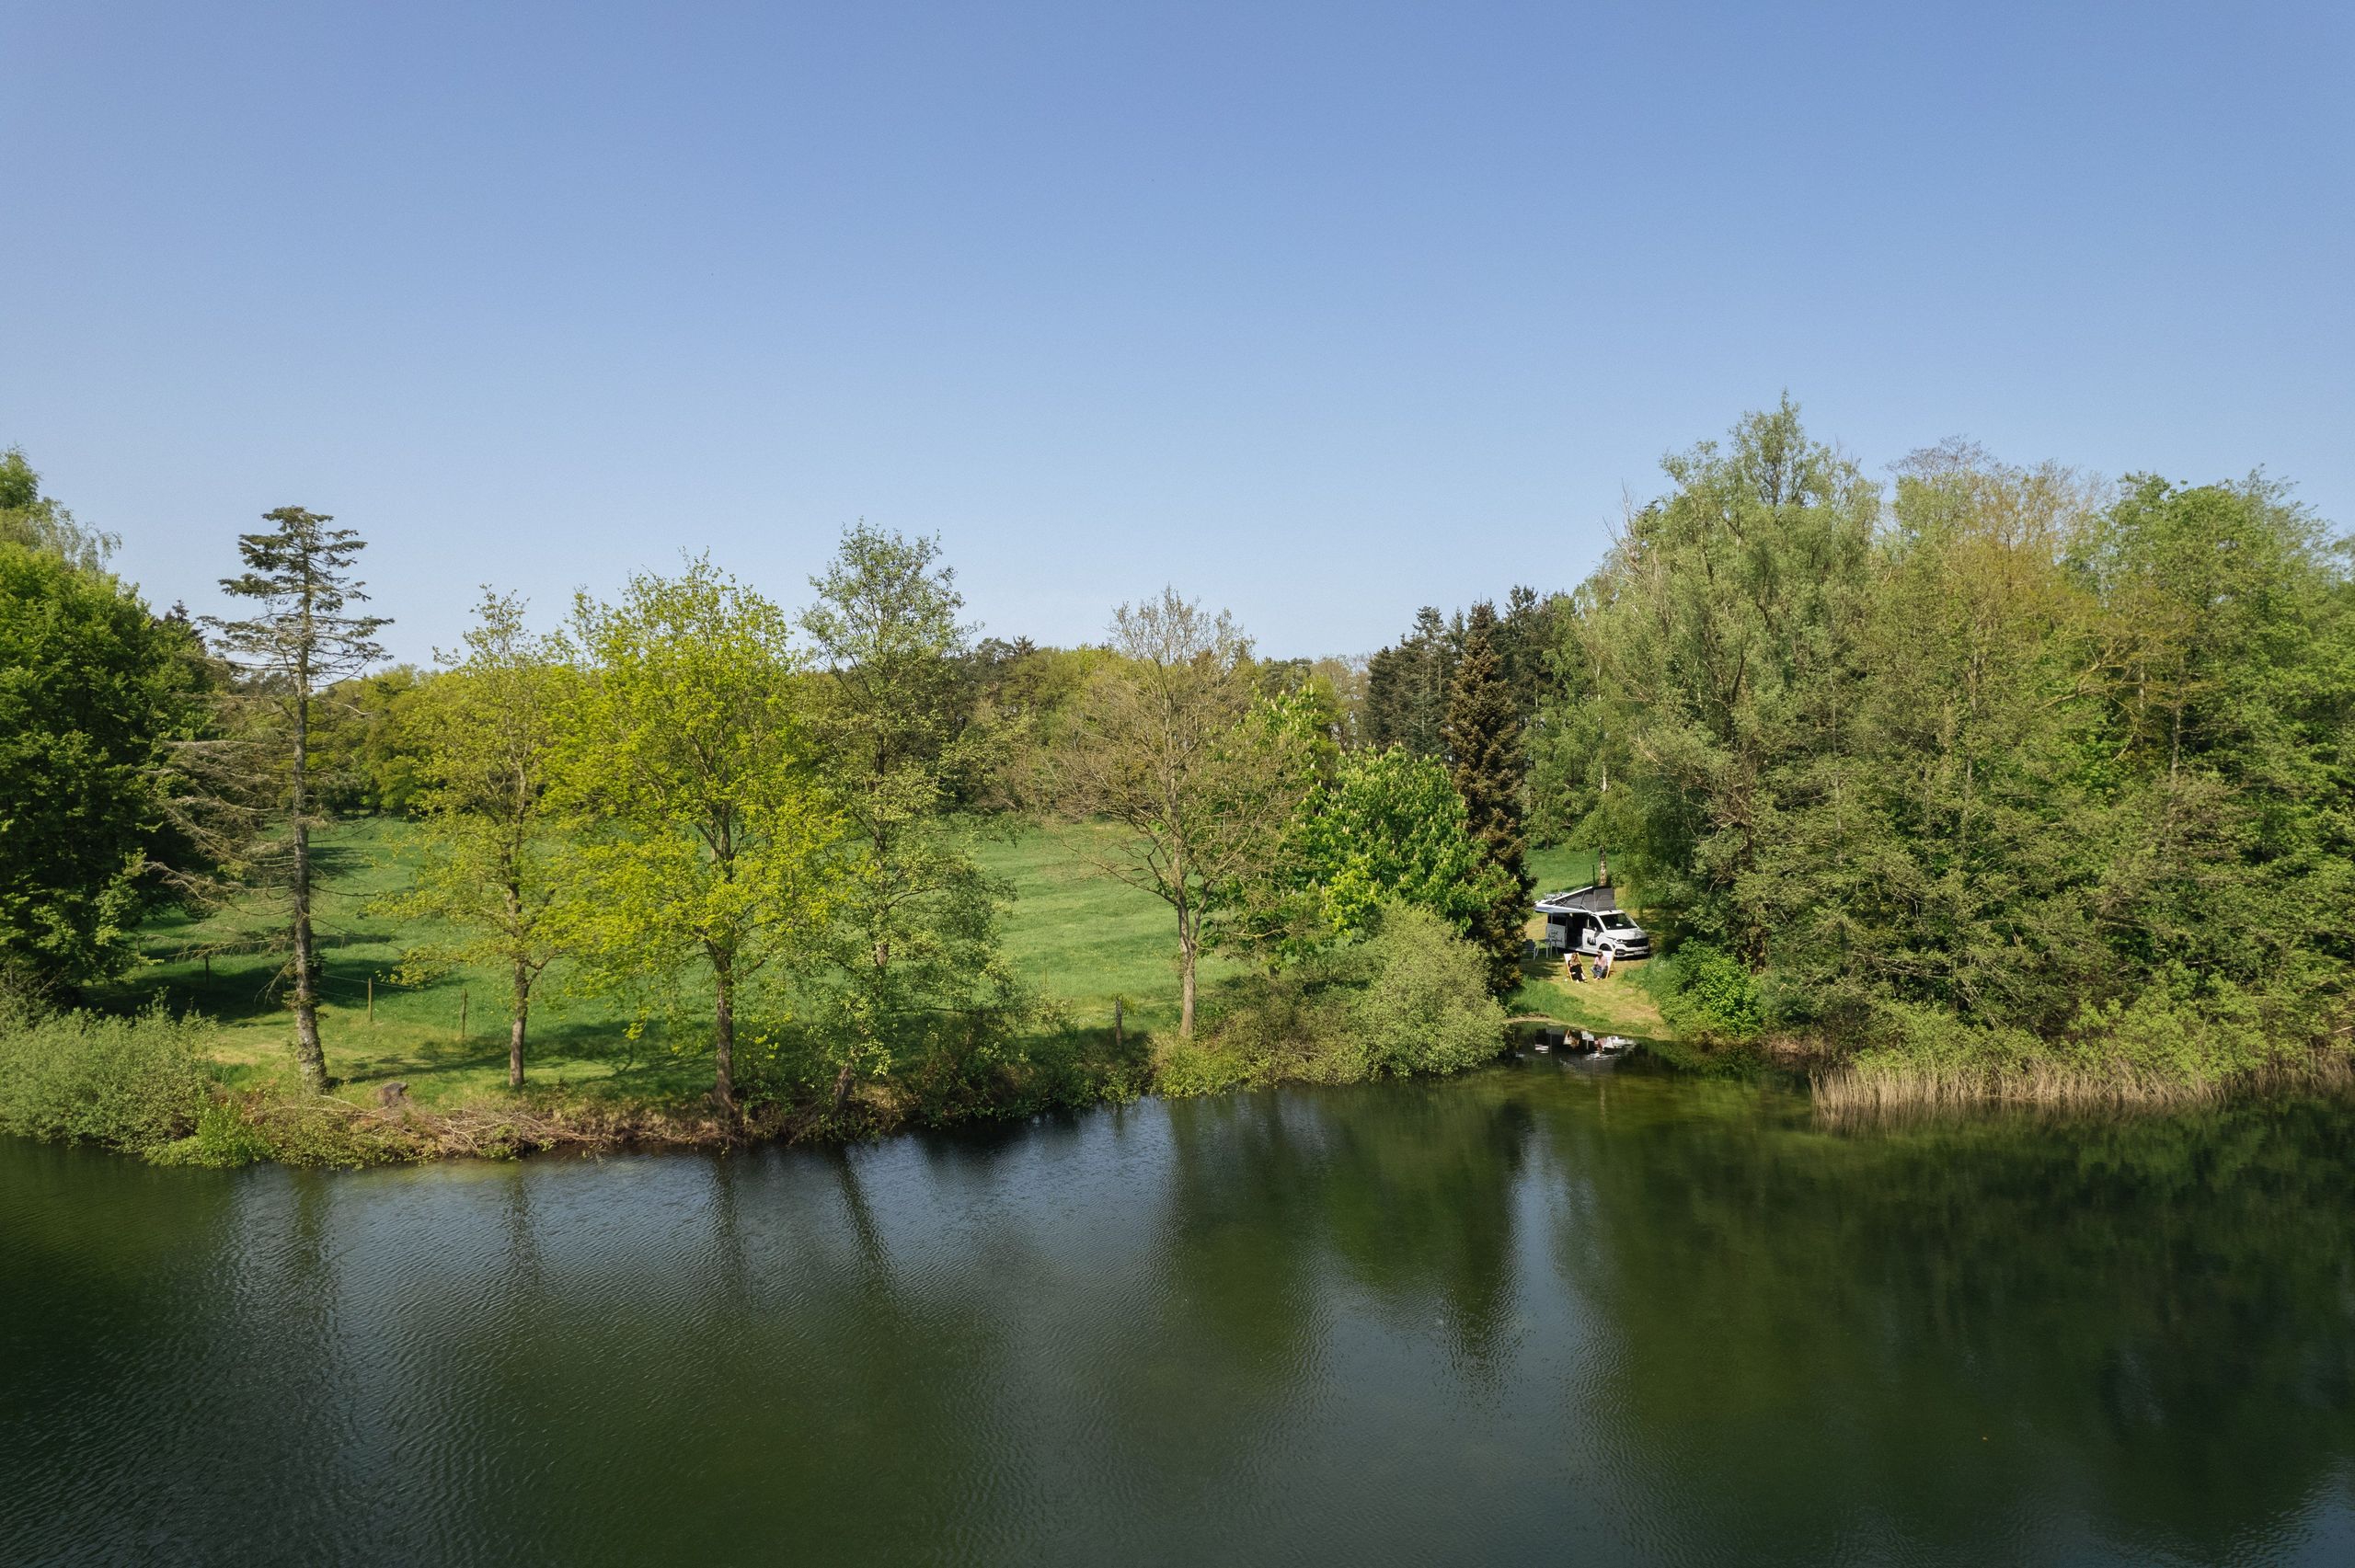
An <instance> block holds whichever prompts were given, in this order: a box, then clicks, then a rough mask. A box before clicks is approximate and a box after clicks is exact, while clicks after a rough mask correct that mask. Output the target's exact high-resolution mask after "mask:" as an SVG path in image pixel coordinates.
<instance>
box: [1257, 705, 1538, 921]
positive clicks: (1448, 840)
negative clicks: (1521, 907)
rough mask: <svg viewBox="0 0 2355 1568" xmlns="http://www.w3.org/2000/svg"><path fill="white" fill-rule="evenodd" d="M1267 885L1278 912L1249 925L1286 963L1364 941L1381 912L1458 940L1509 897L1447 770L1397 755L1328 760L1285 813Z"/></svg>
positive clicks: (1351, 754)
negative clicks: (1387, 909)
mask: <svg viewBox="0 0 2355 1568" xmlns="http://www.w3.org/2000/svg"><path fill="white" fill-rule="evenodd" d="M1269 882H1270V884H1271V885H1270V886H1269V888H1268V889H1267V891H1266V893H1265V894H1264V897H1266V898H1269V900H1270V901H1272V902H1275V903H1276V904H1278V905H1279V906H1280V908H1279V910H1278V912H1277V913H1276V914H1275V915H1274V917H1273V918H1268V917H1262V918H1261V919H1260V920H1259V921H1258V922H1256V923H1257V924H1258V925H1259V926H1260V927H1262V928H1263V929H1269V930H1272V931H1274V932H1276V933H1280V935H1279V937H1278V940H1277V942H1276V943H1275V945H1276V946H1277V947H1278V950H1279V951H1280V952H1282V953H1284V954H1286V955H1287V956H1293V957H1298V956H1302V955H1303V954H1304V953H1306V952H1309V951H1312V950H1314V949H1315V947H1317V946H1319V945H1321V944H1325V943H1328V942H1332V941H1336V940H1348V939H1352V938H1356V937H1361V936H1363V935H1365V934H1366V933H1369V932H1371V931H1372V930H1373V928H1374V926H1375V925H1376V924H1378V923H1379V921H1380V920H1381V917H1382V910H1383V909H1384V906H1385V905H1390V904H1408V905H1413V906H1415V907H1417V908H1419V909H1425V910H1430V911H1431V912H1432V913H1434V914H1436V915H1438V916H1440V917H1441V918H1442V920H1444V921H1447V923H1448V924H1449V926H1450V927H1451V928H1453V930H1454V931H1456V932H1457V933H1460V934H1464V933H1471V932H1472V931H1473V930H1475V929H1476V927H1477V926H1478V925H1479V923H1480V922H1481V921H1483V920H1484V918H1486V916H1487V915H1488V911H1489V910H1492V909H1493V908H1494V907H1495V906H1496V905H1497V904H1498V903H1499V901H1500V900H1504V899H1509V898H1511V897H1512V886H1511V882H1510V880H1509V879H1508V878H1506V877H1505V876H1503V875H1501V874H1500V873H1499V871H1498V870H1497V868H1496V867H1495V866H1493V865H1492V864H1490V863H1489V862H1488V859H1487V857H1486V856H1485V855H1484V853H1482V846H1481V845H1480V843H1479V842H1478V841H1476V839H1474V838H1473V836H1472V831H1471V819H1470V816H1469V814H1468V813H1467V812H1466V810H1465V805H1464V797H1463V796H1462V795H1458V794H1457V793H1456V791H1455V785H1454V784H1453V782H1451V781H1450V779H1449V778H1448V775H1447V770H1446V768H1445V767H1443V766H1442V764H1441V763H1440V762H1439V761H1436V760H1434V759H1432V758H1430V757H1424V756H1419V755H1417V754H1416V753H1414V752H1411V751H1408V750H1406V749H1405V748H1404V747H1399V746H1386V747H1384V748H1382V749H1380V750H1353V751H1344V752H1341V753H1340V754H1339V755H1338V756H1337V757H1336V758H1334V759H1333V761H1332V763H1331V765H1330V768H1329V771H1327V773H1325V774H1324V775H1323V776H1322V777H1320V778H1318V779H1317V781H1316V783H1315V785H1314V786H1313V787H1312V788H1311V789H1310V790H1309V792H1308V794H1307V795H1306V798H1305V799H1304V800H1303V801H1302V803H1301V806H1300V807H1299V808H1298V810H1296V811H1295V812H1294V813H1293V816H1292V821H1291V823H1290V824H1289V826H1288V827H1287V829H1286V831H1285V836H1284V842H1283V845H1282V848H1281V853H1279V854H1278V855H1277V856H1276V857H1275V859H1274V861H1273V863H1272V871H1271V875H1270V877H1269Z"/></svg>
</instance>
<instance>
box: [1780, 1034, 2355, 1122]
mask: <svg viewBox="0 0 2355 1568" xmlns="http://www.w3.org/2000/svg"><path fill="white" fill-rule="evenodd" d="M1808 1082H1809V1087H1810V1089H1811V1090H1812V1091H1813V1094H1814V1101H1815V1113H1816V1116H1817V1117H1818V1119H1820V1120H1821V1121H1822V1122H1824V1123H1825V1124H1826V1125H1828V1126H1832V1127H1842V1126H1874V1125H1882V1124H1887V1123H1891V1122H1898V1121H1908V1120H1917V1119H1922V1118H1925V1117H1935V1116H1950V1115H1957V1114H1963V1113H1969V1112H1974V1111H1984V1110H1988V1109H2016V1110H2032V1111H2046V1112H2052V1113H2055V1114H2061V1115H2069V1116H2082V1115H2087V1114H2100V1113H2114V1114H2125V1115H2131V1114H2137V1113H2148V1112H2161V1111H2177V1110H2186V1109H2190V1108H2192V1107H2196V1106H2201V1105H2213V1104H2222V1103H2223V1102H2225V1101H2228V1100H2235V1099H2240V1098H2243V1097H2246V1096H2248V1095H2252V1094H2260V1093H2326V1092H2341V1091H2346V1090H2348V1089H2349V1088H2350V1087H2355V1068H2350V1067H2349V1060H2348V1059H2347V1058H2346V1057H2345V1056H2343V1055H2341V1054H2339V1053H2338V1052H2336V1051H2315V1052H2314V1053H2312V1054H2311V1055H2310V1056H2308V1057H2306V1058H2304V1059H2301V1060H2296V1061H2290V1062H2281V1063H2275V1064H2271V1065H2269V1066H2266V1067H2263V1068H2260V1069H2257V1070H2254V1071H2249V1072H2241V1073H2234V1074H2223V1075H2216V1076H2209V1077H2182V1076H2176V1075H2172V1074H2163V1073H2157V1072H2154V1071H2151V1070H2148V1069H2145V1068H2141V1067H2137V1066H2134V1065H2132V1064H2130V1063H2123V1062H2120V1063H2113V1064H2105V1065H2099V1066H2078V1065H2074V1064H2069V1063H2062V1062H2051V1061H2031V1062H2028V1063H2026V1064H2023V1065H2019V1066H2007V1067H1977V1066H1962V1065H1956V1064H1950V1063H1938V1064H1931V1063H1924V1064H1921V1065H1918V1066H1916V1065H1911V1064H1902V1065H1900V1064H1890V1063H1874V1064H1872V1065H1870V1066H1868V1067H1857V1066H1854V1065H1850V1066H1844V1067H1837V1068H1832V1069H1830V1070H1825V1071H1821V1072H1817V1073H1813V1074H1810V1075H1809V1081H1808Z"/></svg>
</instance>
